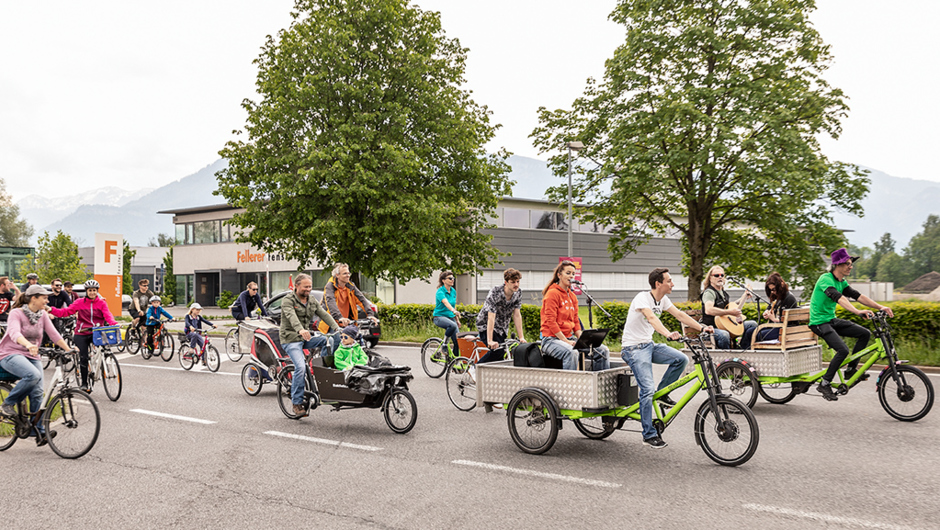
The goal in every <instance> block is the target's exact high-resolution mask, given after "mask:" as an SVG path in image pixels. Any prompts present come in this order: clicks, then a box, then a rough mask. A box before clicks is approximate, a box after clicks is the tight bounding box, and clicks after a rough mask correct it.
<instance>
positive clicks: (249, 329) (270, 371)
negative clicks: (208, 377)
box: [238, 319, 418, 434]
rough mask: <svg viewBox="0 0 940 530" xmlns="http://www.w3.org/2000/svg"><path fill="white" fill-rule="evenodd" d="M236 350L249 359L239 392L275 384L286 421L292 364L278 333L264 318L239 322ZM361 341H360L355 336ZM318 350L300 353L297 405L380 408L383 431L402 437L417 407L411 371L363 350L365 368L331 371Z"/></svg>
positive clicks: (252, 391) (328, 357)
mask: <svg viewBox="0 0 940 530" xmlns="http://www.w3.org/2000/svg"><path fill="white" fill-rule="evenodd" d="M239 327H240V329H239V332H238V336H239V341H240V344H239V348H242V350H241V351H248V352H250V353H249V359H248V362H247V363H246V364H245V366H244V367H243V368H242V375H241V382H242V388H243V389H244V390H245V392H246V393H247V394H248V395H251V396H256V395H258V394H259V393H260V392H261V389H262V387H263V386H264V385H265V384H276V385H277V402H278V406H279V408H280V410H281V412H283V413H284V415H285V416H287V417H288V418H291V419H298V418H299V416H297V415H295V414H294V412H293V404H292V402H291V396H290V392H291V381H292V378H293V372H294V364H293V363H292V362H291V359H290V357H289V356H288V355H287V352H286V351H284V349H283V347H282V345H281V343H280V329H279V326H278V325H277V324H275V323H274V322H273V321H270V320H265V319H261V320H254V321H244V322H241V323H240V324H239ZM360 338H362V337H360ZM322 353H323V354H324V355H321V352H318V351H313V352H306V351H305V352H304V357H305V360H306V377H307V378H306V381H305V389H304V400H303V406H304V408H305V409H307V410H308V411H309V410H312V409H316V408H317V407H319V406H321V405H326V406H330V407H332V409H333V410H342V409H351V408H371V409H380V410H381V411H382V414H383V415H384V417H385V422H386V424H387V425H388V427H389V428H390V429H391V430H392V431H393V432H396V433H399V434H404V433H407V432H408V431H410V430H411V429H412V428H414V426H415V423H416V422H417V419H418V408H417V404H416V403H415V399H414V397H413V396H412V395H411V393H410V392H409V391H408V382H409V381H411V380H412V379H413V377H414V376H413V375H412V374H411V368H409V367H407V366H396V365H392V364H391V363H390V362H388V360H387V359H385V358H384V357H382V356H380V355H378V354H375V353H374V352H372V351H371V350H368V349H367V350H366V353H367V354H368V356H369V365H368V366H356V367H353V368H351V369H350V370H346V371H343V370H337V369H336V367H335V365H334V364H333V356H332V355H328V354H327V353H329V352H328V351H327V350H326V349H325V348H324V350H323V351H322Z"/></svg>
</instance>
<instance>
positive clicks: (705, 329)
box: [702, 326, 715, 334]
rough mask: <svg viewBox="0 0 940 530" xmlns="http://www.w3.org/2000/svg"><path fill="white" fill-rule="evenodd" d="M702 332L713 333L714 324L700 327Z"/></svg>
mask: <svg viewBox="0 0 940 530" xmlns="http://www.w3.org/2000/svg"><path fill="white" fill-rule="evenodd" d="M702 333H709V334H714V333H715V327H714V326H705V327H703V328H702Z"/></svg>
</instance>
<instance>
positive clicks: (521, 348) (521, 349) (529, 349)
mask: <svg viewBox="0 0 940 530" xmlns="http://www.w3.org/2000/svg"><path fill="white" fill-rule="evenodd" d="M512 365H513V366H523V367H528V368H545V361H544V360H542V350H540V349H539V344H538V343H537V342H523V343H522V344H520V345H518V346H516V347H515V348H513V349H512Z"/></svg>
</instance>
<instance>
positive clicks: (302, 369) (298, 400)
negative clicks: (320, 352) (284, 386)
mask: <svg viewBox="0 0 940 530" xmlns="http://www.w3.org/2000/svg"><path fill="white" fill-rule="evenodd" d="M329 345H330V338H329V337H327V336H325V335H318V336H315V337H310V340H307V341H298V342H290V343H288V344H285V345H284V351H285V352H287V356H288V357H290V361H291V363H293V365H294V375H293V380H292V381H291V385H290V401H291V403H293V404H294V405H301V404H303V402H304V380H305V378H306V377H307V369H306V365H305V363H304V350H308V351H313V350H315V349H318V348H322V347H324V346H329Z"/></svg>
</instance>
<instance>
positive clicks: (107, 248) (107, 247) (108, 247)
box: [104, 241, 117, 263]
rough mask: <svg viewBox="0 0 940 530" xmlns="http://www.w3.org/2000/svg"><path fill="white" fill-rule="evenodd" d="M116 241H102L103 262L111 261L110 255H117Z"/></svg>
mask: <svg viewBox="0 0 940 530" xmlns="http://www.w3.org/2000/svg"><path fill="white" fill-rule="evenodd" d="M115 247H117V241H105V242H104V262H105V263H111V256H117V248H115Z"/></svg>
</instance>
